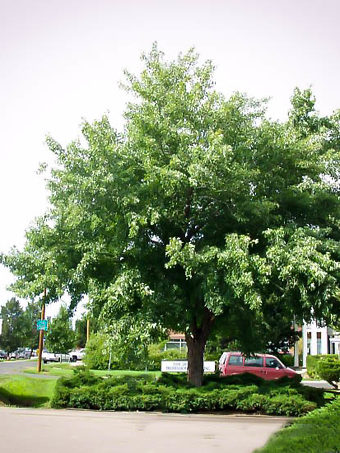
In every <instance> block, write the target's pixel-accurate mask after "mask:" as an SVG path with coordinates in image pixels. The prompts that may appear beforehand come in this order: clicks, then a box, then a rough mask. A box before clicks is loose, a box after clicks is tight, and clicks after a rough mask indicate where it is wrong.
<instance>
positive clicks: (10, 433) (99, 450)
mask: <svg viewBox="0 0 340 453" xmlns="http://www.w3.org/2000/svg"><path fill="white" fill-rule="evenodd" d="M288 420H289V419H287V418H284V417H263V416H252V417H251V416H234V415H197V414H195V415H180V414H160V413H143V412H131V413H128V412H94V411H78V410H50V409H45V410H40V409H39V410H32V409H15V408H7V407H6V408H5V407H2V408H0V439H1V440H0V444H1V447H2V448H1V449H2V450H3V451H4V452H6V453H18V452H25V453H46V451H48V452H49V453H60V452H62V451H65V452H69V451H72V453H93V452H94V451H95V452H96V453H122V452H124V453H129V452H134V453H135V452H141V453H174V452H185V453H218V452H221V453H222V452H223V453H228V452H230V453H234V452H235V453H236V452H237V453H251V452H253V450H254V449H255V448H258V447H261V446H262V445H264V444H265V443H266V441H267V440H268V438H269V436H271V435H272V434H273V433H274V432H276V431H278V430H279V429H280V428H281V427H283V426H284V425H285V424H286V423H287V421H288Z"/></svg>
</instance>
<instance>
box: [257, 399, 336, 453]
mask: <svg viewBox="0 0 340 453" xmlns="http://www.w3.org/2000/svg"><path fill="white" fill-rule="evenodd" d="M256 451H257V453H307V452H308V453H332V452H333V453H337V452H339V451H340V397H338V398H337V399H336V400H335V401H333V402H332V403H330V404H327V405H326V406H325V407H323V408H321V409H317V410H315V411H313V412H311V413H310V414H308V415H306V416H304V417H301V418H300V419H298V420H296V421H295V422H294V423H293V424H292V425H290V426H288V427H287V428H284V429H283V430H281V431H279V432H278V433H276V434H274V436H273V437H272V438H271V439H270V440H269V442H268V443H267V444H266V445H265V446H264V448H262V449H260V450H256Z"/></svg>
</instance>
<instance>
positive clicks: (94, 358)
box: [84, 333, 109, 370]
mask: <svg viewBox="0 0 340 453" xmlns="http://www.w3.org/2000/svg"><path fill="white" fill-rule="evenodd" d="M105 342H106V336H105V335H104V334H101V333H96V334H94V335H92V336H91V337H90V339H89V341H88V342H87V343H86V354H85V357H84V363H85V365H86V366H87V367H88V368H91V369H93V370H107V367H108V364H109V351H108V350H107V348H106V345H105Z"/></svg>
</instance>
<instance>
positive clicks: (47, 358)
mask: <svg viewBox="0 0 340 453" xmlns="http://www.w3.org/2000/svg"><path fill="white" fill-rule="evenodd" d="M41 358H42V361H43V362H44V363H47V362H60V355H59V354H55V353H54V352H48V350H47V349H43V352H42V354H41Z"/></svg>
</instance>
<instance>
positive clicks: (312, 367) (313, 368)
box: [307, 354, 338, 379]
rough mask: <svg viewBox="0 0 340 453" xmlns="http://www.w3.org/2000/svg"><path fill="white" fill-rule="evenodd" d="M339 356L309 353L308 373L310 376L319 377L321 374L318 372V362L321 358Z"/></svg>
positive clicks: (335, 356)
mask: <svg viewBox="0 0 340 453" xmlns="http://www.w3.org/2000/svg"><path fill="white" fill-rule="evenodd" d="M325 357H327V358H337V357H338V356H337V355H336V354H318V355H308V356H307V373H308V376H309V377H310V378H312V379H318V378H320V376H319V375H318V372H317V367H318V362H319V360H320V359H321V358H325Z"/></svg>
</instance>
